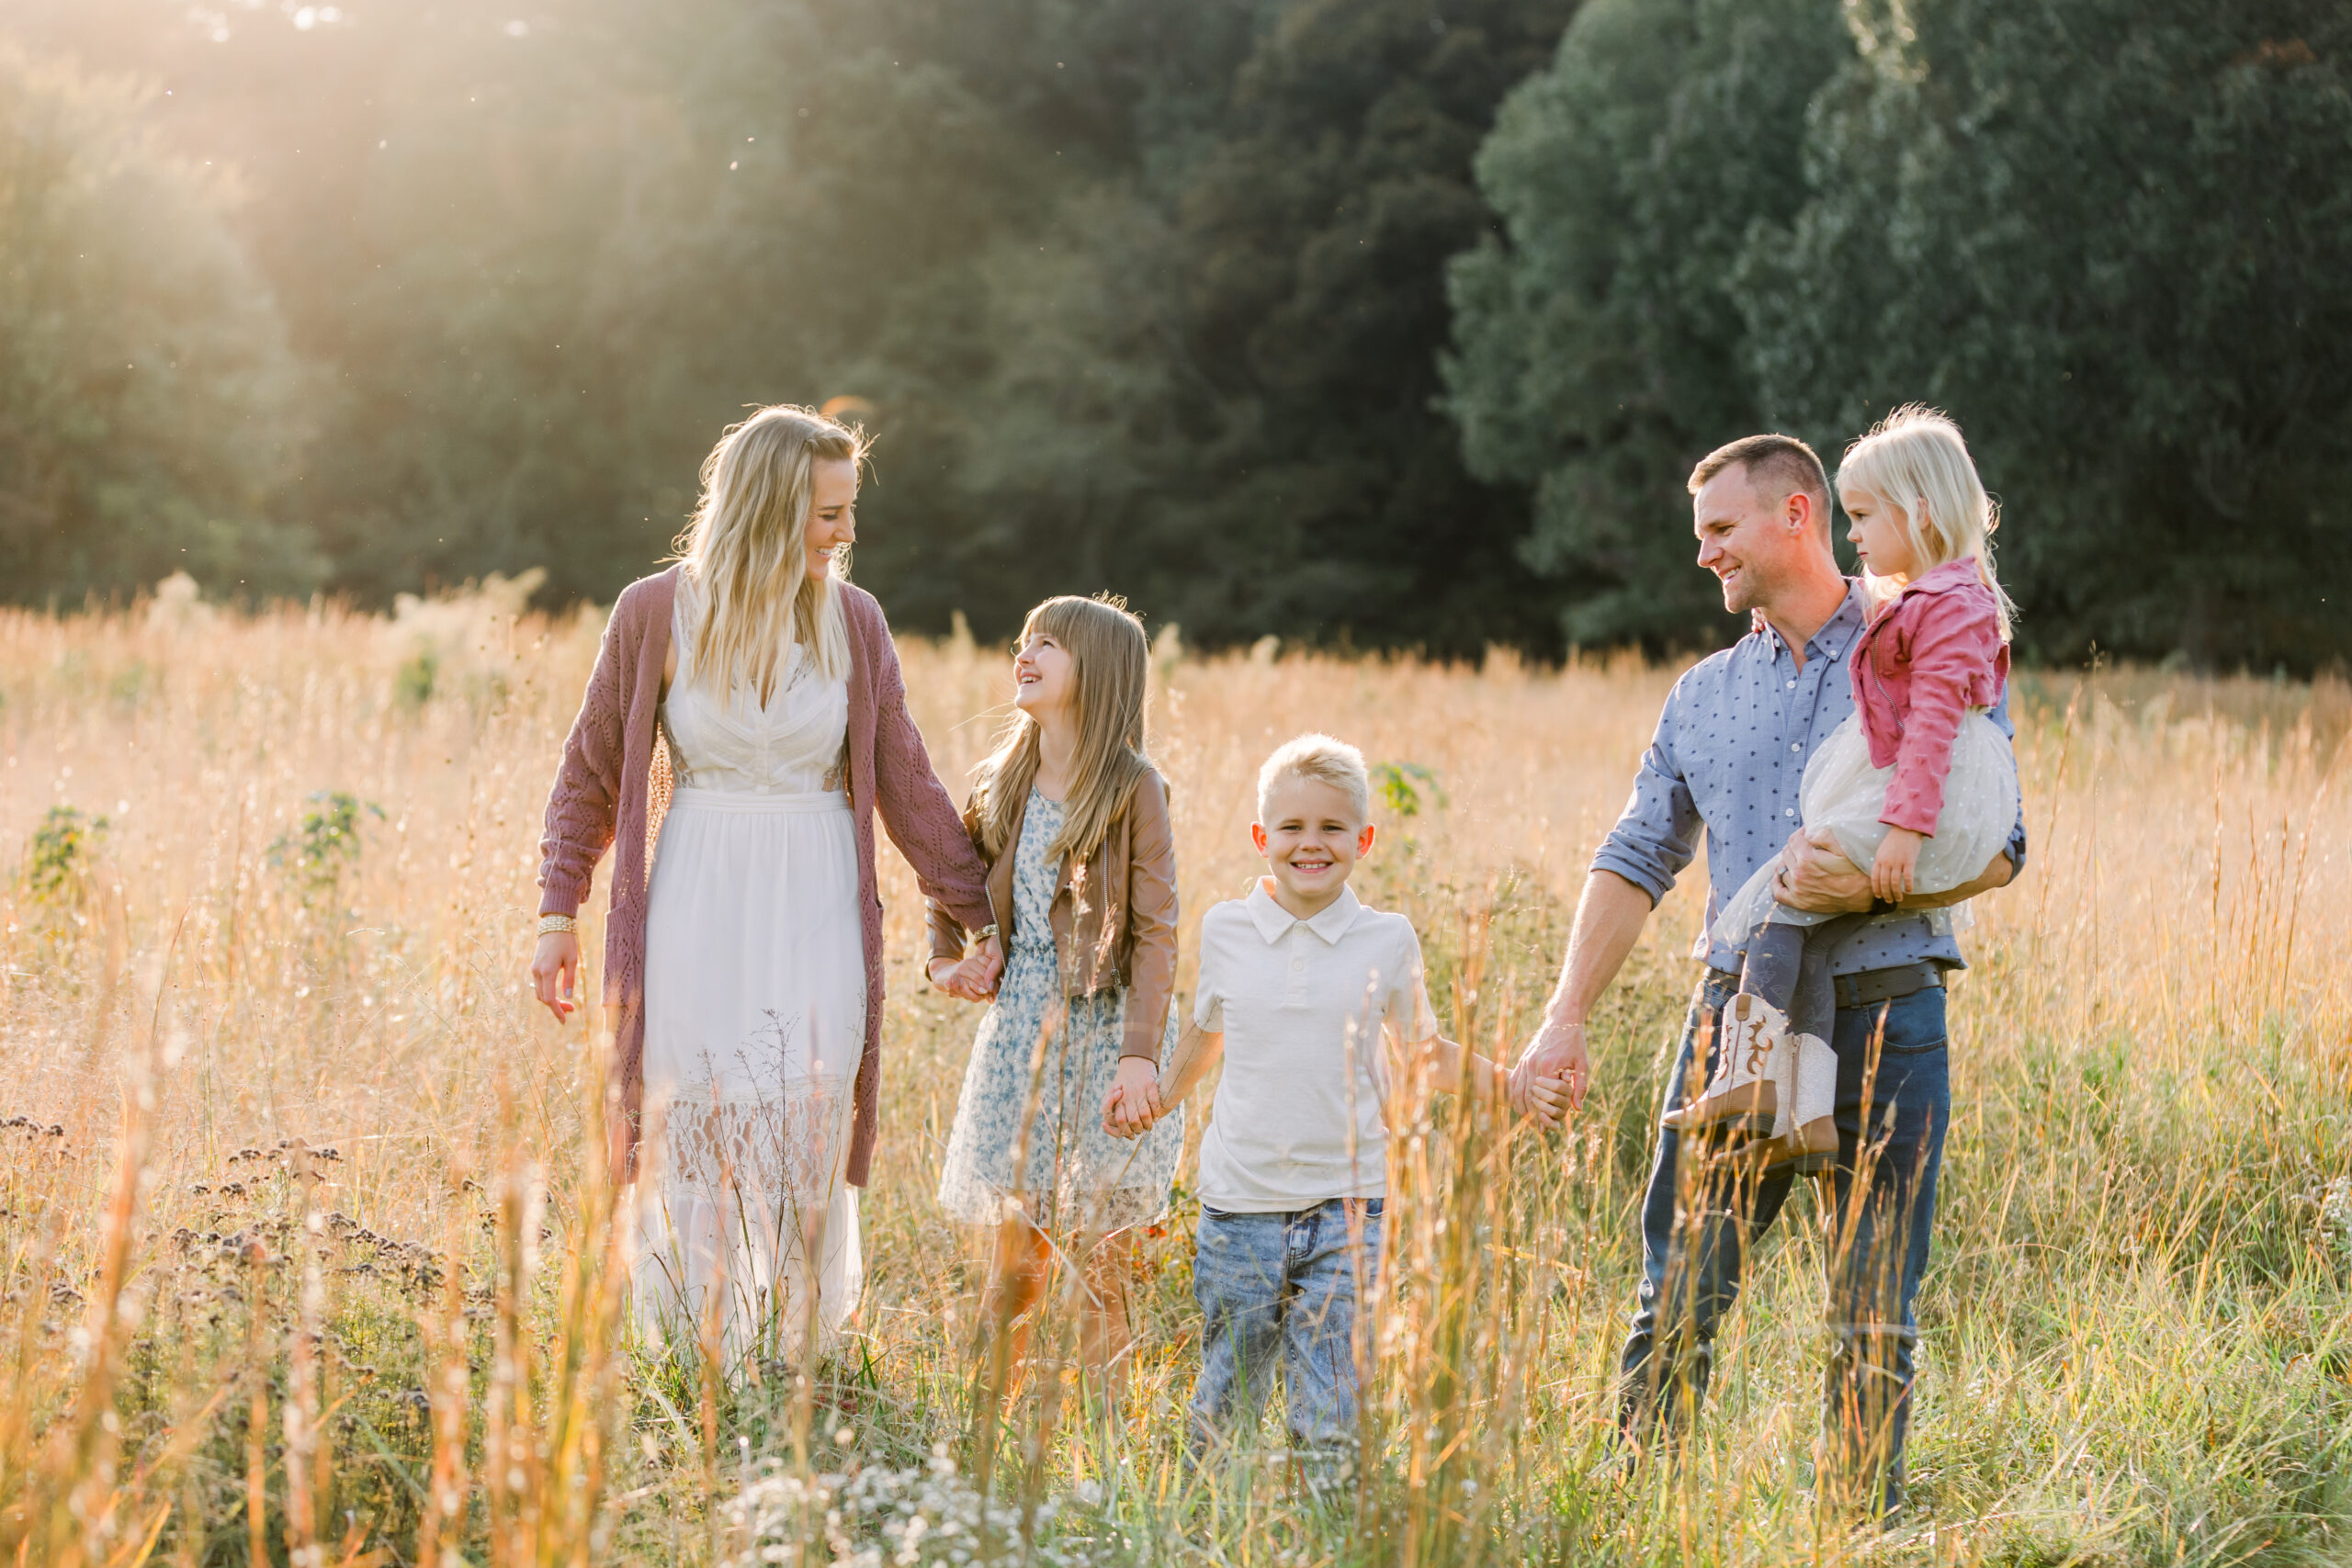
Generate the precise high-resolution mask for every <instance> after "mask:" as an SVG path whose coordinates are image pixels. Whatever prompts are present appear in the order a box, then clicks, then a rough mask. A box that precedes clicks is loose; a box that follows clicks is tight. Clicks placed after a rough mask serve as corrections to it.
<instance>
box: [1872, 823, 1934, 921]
mask: <svg viewBox="0 0 2352 1568" xmlns="http://www.w3.org/2000/svg"><path fill="white" fill-rule="evenodd" d="M1924 842H1926V836H1925V835H1924V834H1919V833H1915V832H1913V831H1912V830H1911V829H1908V828H1889V829H1887V830H1886V839H1885V841H1884V842H1883V843H1881V844H1880V845H1879V847H1878V861H1877V863H1875V864H1873V865H1872V866H1871V892H1872V893H1873V894H1875V895H1877V896H1878V897H1881V898H1883V899H1884V900H1886V901H1887V902H1888V903H1890V904H1898V903H1901V902H1902V901H1903V900H1904V899H1905V898H1907V897H1910V896H1911V890H1912V888H1913V886H1916V885H1917V881H1918V871H1919V846H1920V845H1921V844H1922V843H1924Z"/></svg>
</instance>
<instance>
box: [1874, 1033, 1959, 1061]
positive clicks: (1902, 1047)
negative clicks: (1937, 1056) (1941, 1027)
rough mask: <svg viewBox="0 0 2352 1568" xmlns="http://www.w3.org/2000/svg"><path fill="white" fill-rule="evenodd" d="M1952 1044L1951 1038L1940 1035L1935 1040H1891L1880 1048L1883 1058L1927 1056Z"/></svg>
mask: <svg viewBox="0 0 2352 1568" xmlns="http://www.w3.org/2000/svg"><path fill="white" fill-rule="evenodd" d="M1949 1044H1951V1036H1950V1035H1945V1034H1939V1035H1937V1036H1936V1037H1935V1038H1934V1039H1933V1040H1889V1041H1887V1042H1885V1043H1883V1044H1882V1045H1881V1046H1880V1047H1879V1054H1880V1055H1883V1056H1925V1055H1928V1054H1929V1053H1930V1052H1935V1051H1940V1050H1942V1049H1943V1048H1944V1047H1945V1046H1947V1045H1949Z"/></svg>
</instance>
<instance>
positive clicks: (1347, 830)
mask: <svg viewBox="0 0 2352 1568" xmlns="http://www.w3.org/2000/svg"><path fill="white" fill-rule="evenodd" d="M1263 814H1264V818H1265V819H1264V820H1263V821H1260V822H1252V823H1251V824H1250V842H1252V843H1254V844H1255V845H1257V847H1258V852H1259V853H1260V854H1261V855H1264V856H1265V857H1266V869H1267V870H1269V871H1271V872H1272V873H1273V881H1274V900H1275V902H1277V903H1279V904H1280V905H1282V907H1283V908H1285V909H1287V910H1289V911H1290V912H1291V914H1292V915H1294V916H1295V917H1297V918H1298V919H1309V918H1311V917H1312V916H1314V915H1316V914H1317V913H1319V912H1321V911H1322V910H1323V909H1325V908H1329V905H1330V903H1331V901H1332V900H1333V899H1335V898H1337V897H1339V896H1340V892H1341V891H1342V890H1344V889H1345V888H1346V886H1348V876H1349V874H1350V873H1351V872H1353V871H1354V870H1355V868H1356V862H1358V861H1360V860H1362V859H1363V857H1364V856H1365V855H1367V854H1370V853H1371V852H1372V838H1373V829H1372V824H1370V823H1369V822H1366V821H1365V820H1364V819H1363V812H1362V811H1361V810H1360V809H1358V807H1357V806H1356V803H1355V802H1354V801H1352V800H1351V799H1350V798H1349V797H1348V795H1347V792H1346V791H1344V790H1342V789H1340V788H1339V787H1337V786H1336V785H1333V784H1325V783H1324V782H1323V781H1322V780H1321V779H1311V778H1308V777H1306V775H1304V774H1301V773H1287V774H1284V775H1283V777H1281V778H1279V779H1277V780H1275V781H1274V784H1273V787H1272V788H1271V789H1269V790H1268V791H1267V792H1266V800H1265V805H1264V807H1263Z"/></svg>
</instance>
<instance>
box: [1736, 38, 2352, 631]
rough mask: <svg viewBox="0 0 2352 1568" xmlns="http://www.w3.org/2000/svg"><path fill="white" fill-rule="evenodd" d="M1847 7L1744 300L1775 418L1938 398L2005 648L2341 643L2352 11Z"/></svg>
mask: <svg viewBox="0 0 2352 1568" xmlns="http://www.w3.org/2000/svg"><path fill="white" fill-rule="evenodd" d="M1849 14H1850V15H1851V16H1852V17H1853V19H1854V34H1855V39H1856V46H1857V47H1856V51H1855V59H1854V61H1853V62H1852V64H1851V65H1850V66H1849V68H1848V69H1847V70H1845V71H1844V72H1842V73H1840V74H1839V76H1838V79H1837V81H1836V82H1835V83H1834V84H1833V85H1830V86H1829V87H1828V88H1826V90H1825V91H1824V92H1823V94H1822V95H1821V96H1820V97H1819V99H1818V100H1817V102H1816V105H1815V115H1814V133H1813V137H1812V140H1811V151H1810V156H1809V166H1810V180H1811V184H1812V186H1813V194H1812V198H1811V200H1810V201H1809V202H1808V204H1807V205H1806V206H1805V207H1804V209H1803V210H1802V212H1801V213H1799V214H1798V215H1797V216H1796V218H1795V219H1794V220H1793V221H1792V222H1790V223H1787V224H1785V225H1781V226H1777V227H1768V228H1766V229H1764V230H1762V231H1759V232H1758V234H1757V235H1756V237H1755V239H1754V242H1753V243H1752V245H1751V247H1750V254H1749V256H1748V259H1747V265H1746V269H1745V272H1744V275H1743V277H1742V281H1741V285H1740V293H1741V296H1742V299H1743V302H1744V304H1745V305H1746V308H1747V314H1748V318H1749V320H1750V321H1751V323H1752V331H1751V333H1750V334H1749V338H1748V345H1749V347H1748V355H1749V363H1750V364H1751V366H1752V367H1753V370H1754V374H1755V376H1756V378H1757V381H1758V385H1759V386H1760V387H1762V388H1763V389H1765V402H1766V406H1767V407H1768V408H1769V409H1770V411H1772V412H1773V413H1774V414H1775V415H1776V416H1777V417H1780V418H1783V419H1786V420H1789V421H1792V422H1793V423H1798V424H1800V425H1802V426H1804V428H1806V429H1808V430H1810V431H1812V432H1813V433H1815V434H1816V435H1817V436H1819V437H1821V438H1823V439H1826V440H1837V439H1840V438H1842V437H1843V436H1846V435H1849V434H1851V433H1852V432H1853V431H1855V430H1857V429H1860V428H1861V427H1863V426H1864V425H1865V424H1866V423H1868V422H1869V421H1871V419H1874V418H1876V417H1877V416H1878V415H1879V414H1881V413H1883V412H1884V411H1885V410H1886V409H1887V407H1888V406H1889V405H1891V404H1893V403H1895V402H1899V401H1905V400H1914V399H1924V400H1929V401H1932V402H1936V403H1939V404H1940V405H1942V406H1944V407H1946V408H1948V409H1950V410H1951V412H1952V413H1953V414H1954V415H1955V417H1957V418H1958V419H1960V421H1961V422H1962V424H1963V426H1964V427H1965V428H1966V429H1967V431H1968V432H1969V434H1970V437H1971V440H1972V443H1973V446H1974V447H1975V449H1976V451H1977V454H1978V457H1979V461H1980V465H1981V467H1982V468H1984V470H1985V476H1986V479H1987V480H1988V482H1989V483H1990V484H1991V486H1992V487H1993V488H1994V489H1995V490H1996V491H1998V492H2000V493H2001V494H2002V495H2003V496H2004V498H2005V500H2006V502H2007V507H2006V511H2007V525H2006V526H2005V527H2004V529H2003V532H2002V534H2001V536H2000V543H2001V552H2000V560H2001V563H2002V575H2003V579H2004V581H2005V582H2006V583H2007V585H2008V586H2009V588H2010V591H2011V592H2013V593H2015V594H2016V595H2017V597H2018V600H2019V602H2020V604H2021V605H2022V606H2023V609H2024V612H2025V613H2024V615H2023V617H2022V619H2021V621H2020V625H2019V632H2018V636H2019V639H2020V643H2021V646H2022V647H2023V648H2024V649H2026V650H2027V651H2028V652H2029V653H2038V654H2040V655H2041V656H2042V657H2044V658H2060V659H2073V658H2076V657H2079V656H2080V655H2081V654H2082V653H2083V652H2084V651H2085V649H2086V647H2087V646H2088V645H2089V644H2090V643H2092V642H2094V641H2096V642H2097V643H2098V644H2099V645H2100V646H2102V647H2105V648H2107V649H2112V650H2116V651H2119V652H2123V653H2128V654H2138V655H2143V656H2155V655H2162V654H2165V653H2167V652H2170V651H2173V650H2179V651H2181V652H2183V653H2186V654H2187V655H2188V656H2189V657H2190V658H2191V659H2193V660H2198V661H2199V662H2219V661H2234V660H2253V661H2255V662H2256V664H2257V665H2258V666H2260V667H2264V668H2267V667H2269V666H2270V665H2272V664H2273V663H2283V664H2286V665H2287V666H2289V667H2290V668H2296V669H2308V668H2311V667H2312V665H2314V664H2317V663H2320V662H2324V661H2325V660H2329V659H2341V658H2344V657H2346V656H2347V655H2352V632H2347V630H2346V626H2352V620H2347V617H2346V614H2345V612H2346V600H2347V598H2352V489H2348V488H2347V486H2352V355H2347V354H2346V352H2345V346H2344V345H2345V344H2346V342H2347V341H2352V270H2347V268H2346V265H2345V258H2346V256H2347V255H2352V184H2347V182H2346V179H2345V177H2344V165H2343V160H2344V154H2345V152H2346V149H2347V148H2352V11H2347V10H2346V8H2345V7H2344V6H2341V5H2338V4H2333V3H2325V4H2322V3H2313V0H2254V3H2249V4H2245V5H2238V6H2228V7H2224V8H2222V9H2219V10H2216V9H2214V8H2212V7H2210V6H2193V5H2190V4H2188V3H2187V0H1940V3H1939V4H1933V5H1910V6H1902V7H1899V8H1895V7H1892V6H1879V5H1863V6H1853V7H1850V8H1849Z"/></svg>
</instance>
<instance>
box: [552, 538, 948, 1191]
mask: <svg viewBox="0 0 2352 1568" xmlns="http://www.w3.org/2000/svg"><path fill="white" fill-rule="evenodd" d="M677 587H678V569H677V568H676V567H672V568H671V569H670V570H667V571H663V572H657V573H655V574H654V575H653V576H651V577H647V578H641V579H639V581H636V582H632V583H630V584H629V585H628V587H627V588H625V589H623V590H622V591H621V596H620V599H619V601H618V602H617V603H616V604H614V606H613V615H612V619H611V620H610V621H609V622H608V623H606V625H605V641H604V646H603V647H602V648H600V649H597V652H596V668H595V670H594V671H593V672H592V673H591V674H590V675H589V677H588V693H587V695H586V696H585V697H584V698H582V701H581V704H580V716H579V717H577V718H575V719H574V720H572V724H571V739H568V740H566V741H565V742H564V746H563V763H562V766H561V767H560V769H559V770H558V771H557V773H556V779H555V788H554V789H552V790H551V791H549V792H548V810H547V830H546V834H545V836H544V837H542V838H541V839H540V840H539V853H540V856H541V861H540V865H539V886H540V887H541V888H542V889H543V890H544V891H543V893H542V896H541V897H540V899H539V912H540V913H541V914H562V915H571V914H577V913H578V912H579V909H580V905H581V901H582V899H584V898H585V897H587V896H588V885H589V882H590V880H591V879H592V878H593V877H594V875H595V872H596V863H597V861H598V860H600V859H601V858H603V856H604V853H605V850H606V849H607V848H611V847H613V846H616V845H617V846H618V848H617V852H616V854H615V856H614V864H613V890H612V908H611V910H610V912H609V913H608V914H607V915H606V917H605V1006H606V1007H607V1008H609V1009H611V1010H612V1011H613V1035H614V1055H615V1058H616V1063H617V1066H618V1068H619V1072H620V1075H621V1105H622V1109H623V1111H624V1112H625V1115H626V1135H627V1152H628V1156H630V1158H631V1160H632V1163H633V1161H634V1156H635V1153H636V1147H637V1136H638V1122H639V1115H640V1114H641V1112H642V1111H643V1108H644V1101H645V1010H644V998H645V912H646V904H647V897H646V893H647V886H648V881H649V877H650V869H649V868H650V863H651V861H652V851H653V846H654V845H655V843H656V842H657V841H658V840H659V839H660V836H661V832H662V812H663V811H664V810H666V809H667V808H668V806H669V800H670V776H671V775H670V757H669V751H668V750H667V748H666V747H664V746H663V745H662V742H661V739H660V736H659V732H658V731H657V729H656V728H655V725H654V716H655V714H656V712H657V711H658V709H659V707H660V705H661V699H662V665H663V663H664V662H666V661H667V660H668V658H669V653H670V615H671V610H672V607H673V604H674V603H675V601H676V597H677ZM841 594H842V611H843V613H844V614H845V615H847V616H848V619H849V645H850V676H849V738H848V750H849V795H850V806H851V809H852V812H853V814H854V818H855V821H856V832H857V886H858V903H859V911H860V913H861V915H862V916H863V918H864V919H863V923H864V927H865V1055H864V1056H863V1057H862V1058H861V1059H860V1060H859V1062H858V1067H857V1084H856V1089H855V1091H854V1102H855V1107H856V1124H855V1128H854V1132H853V1133H852V1134H851V1138H850V1151H849V1179H850V1181H851V1182H852V1183H853V1184H854V1185H856V1186H859V1187H863V1186H865V1180H866V1173H867V1171H868V1169H869V1168H870V1167H871V1165H872V1163H873V1158H874V1138H875V1132H876V1124H877V1121H878V1117H877V1114H876V1111H877V1106H878V1103H879V1101H878V1098H877V1096H878V1091H879V1089H880V1087H881V1067H882V898H881V895H880V894H879V893H878V892H877V891H876V881H875V874H874V813H875V810H876V807H879V808H880V810H881V813H882V823H883V826H885V827H886V828H888V829H889V830H890V841H891V842H892V843H894V844H896V845H898V846H899V852H900V853H901V854H903V855H905V856H906V857H907V861H908V863H909V864H910V865H912V866H913V867H914V871H915V879H916V881H917V882H919V883H920V884H921V885H922V891H923V893H924V895H925V896H926V897H930V898H933V899H936V900H937V901H938V902H939V903H940V904H941V905H943V906H944V907H945V908H947V909H948V910H949V911H950V912H951V913H953V914H954V915H955V916H956V919H959V920H961V921H963V922H964V924H965V925H967V926H968V927H972V928H974V929H976V930H977V929H978V928H979V927H982V926H985V925H987V924H989V921H990V920H991V919H994V916H992V915H991V914H990V913H989V896H988V888H987V885H986V878H987V874H988V868H987V867H985V866H984V865H982V864H981V863H980V857H979V856H978V854H977V853H975V852H974V851H973V849H972V840H970V839H969V838H968V837H967V836H966V834H965V832H964V821H963V818H961V817H960V816H959V815H958V814H957V813H956V803H955V802H954V801H953V800H952V799H950V798H949V797H948V794H947V791H946V790H945V789H944V787H942V786H941V784H940V782H939V778H938V775H937V774H935V773H933V772H932V771H931V755H930V753H929V752H928V751H926V750H924V749H923V743H922V735H921V734H919V733H917V731H916V729H915V727H914V723H913V721H912V720H911V719H910V718H909V717H908V716H907V701H906V699H907V688H906V683H905V681H904V680H903V678H902V677H901V676H900V675H899V651H898V649H897V648H896V647H894V646H893V645H892V643H891V641H890V627H889V626H888V623H887V622H886V621H885V620H884V619H883V618H882V606H881V605H880V604H876V603H875V600H874V595H872V594H871V593H868V592H865V590H864V589H862V588H853V587H851V586H850V585H849V584H847V583H843V584H842V588H841Z"/></svg>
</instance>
